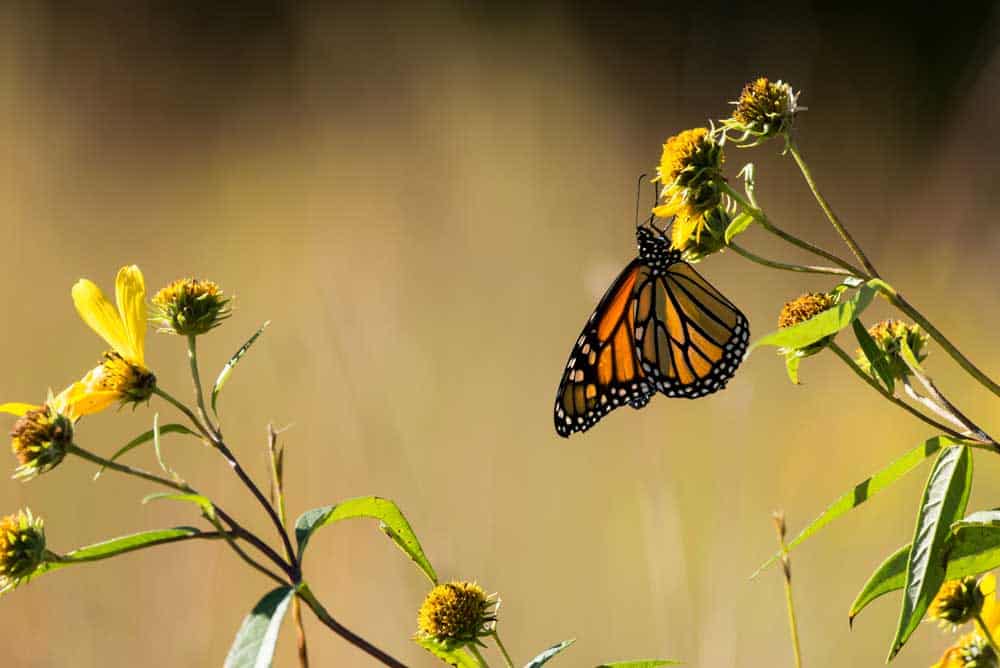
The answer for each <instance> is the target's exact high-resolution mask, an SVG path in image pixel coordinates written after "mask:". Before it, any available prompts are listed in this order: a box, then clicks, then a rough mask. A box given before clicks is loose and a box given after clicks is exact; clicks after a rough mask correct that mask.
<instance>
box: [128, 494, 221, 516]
mask: <svg viewBox="0 0 1000 668" xmlns="http://www.w3.org/2000/svg"><path fill="white" fill-rule="evenodd" d="M163 500H167V501H186V502H187V503H193V504H195V505H196V506H198V507H199V508H201V511H202V512H203V513H204V514H205V517H207V518H209V519H210V520H214V519H215V506H213V505H212V501H211V500H210V499H209V498H208V497H205V496H202V495H201V494H178V493H175V492H157V493H156V494H149V495H148V496H146V497H145V498H143V500H142V502H143V503H144V504H146V503H149V502H150V501H163Z"/></svg>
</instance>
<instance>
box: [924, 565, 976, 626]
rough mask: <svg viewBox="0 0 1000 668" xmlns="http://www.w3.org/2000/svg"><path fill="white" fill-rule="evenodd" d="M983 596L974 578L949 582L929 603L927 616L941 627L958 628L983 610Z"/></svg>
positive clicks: (942, 586)
mask: <svg viewBox="0 0 1000 668" xmlns="http://www.w3.org/2000/svg"><path fill="white" fill-rule="evenodd" d="M984 600H985V596H984V594H983V592H982V591H981V590H980V589H979V581H978V580H977V579H976V578H974V577H971V576H970V577H964V578H962V579H960V580H949V581H948V582H945V583H944V584H943V585H941V589H940V591H938V593H937V596H935V597H934V600H933V601H932V602H931V605H930V609H929V610H928V615H929V616H930V618H931V619H935V620H937V621H938V622H939V623H940V624H941V625H942V626H958V625H960V624H964V623H966V622H968V621H969V620H971V619H973V618H974V617H975V616H976V615H978V614H979V613H980V612H981V611H982V609H983V601H984Z"/></svg>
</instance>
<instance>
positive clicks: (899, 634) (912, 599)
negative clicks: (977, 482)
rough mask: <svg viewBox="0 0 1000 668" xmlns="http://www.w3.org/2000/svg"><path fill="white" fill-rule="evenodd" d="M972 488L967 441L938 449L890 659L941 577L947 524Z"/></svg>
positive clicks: (915, 623) (959, 511) (908, 564)
mask: <svg viewBox="0 0 1000 668" xmlns="http://www.w3.org/2000/svg"><path fill="white" fill-rule="evenodd" d="M971 488H972V456H971V455H970V453H969V448H968V446H964V445H963V446H958V447H954V448H946V449H944V450H942V451H941V454H940V455H938V458H937V461H935V462H934V469H933V470H932V471H931V475H930V477H929V478H928V479H927V486H926V487H925V488H924V494H923V498H922V499H921V502H920V510H919V511H918V513H917V524H916V528H915V530H914V536H913V547H912V549H911V550H910V554H909V558H908V559H907V562H906V584H905V585H904V587H903V605H902V608H901V610H900V612H899V625H898V626H897V628H896V637H895V638H894V639H893V641H892V646H891V648H890V650H889V660H892V658H893V657H895V656H896V654H898V653H899V650H900V649H902V647H903V644H904V643H906V641H907V639H908V638H909V637H910V635H911V634H912V633H913V631H914V630H915V629H916V628H917V626H918V625H919V624H920V620H921V619H923V616H924V613H925V612H926V611H927V606H929V605H930V603H931V601H932V600H933V599H934V596H935V594H937V592H938V590H939V589H940V588H941V583H942V582H944V576H945V559H946V557H947V553H946V551H947V548H948V539H949V538H950V532H951V524H952V522H955V521H957V520H958V519H959V518H960V517H961V516H962V514H963V513H964V512H965V505H966V503H968V500H969V491H970V489H971Z"/></svg>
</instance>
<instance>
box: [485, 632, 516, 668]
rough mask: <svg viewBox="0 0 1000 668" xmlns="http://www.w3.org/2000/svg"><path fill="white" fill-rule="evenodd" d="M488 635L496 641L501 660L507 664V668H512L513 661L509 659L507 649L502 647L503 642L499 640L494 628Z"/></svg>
mask: <svg viewBox="0 0 1000 668" xmlns="http://www.w3.org/2000/svg"><path fill="white" fill-rule="evenodd" d="M490 635H492V636H493V639H494V640H496V641H497V647H499V648H500V653H501V654H503V660H504V661H506V662H507V668H514V661H513V660H512V659H511V658H510V654H509V653H508V652H507V648H506V647H504V645H503V641H502V640H500V634H499V633H497V630H496V628H495V627H494V629H493V632H492V633H491V634H490Z"/></svg>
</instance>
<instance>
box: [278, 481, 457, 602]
mask: <svg viewBox="0 0 1000 668" xmlns="http://www.w3.org/2000/svg"><path fill="white" fill-rule="evenodd" d="M356 517H368V518H371V519H375V520H378V521H379V528H380V529H381V530H382V531H383V532H385V534H386V535H387V536H389V538H391V539H392V541H393V542H394V543H396V545H398V546H399V547H400V549H402V550H403V552H405V553H406V555H407V556H408V557H409V558H410V559H412V560H413V561H414V562H415V563H416V564H417V566H419V567H420V570H422V571H423V572H424V574H425V575H427V577H428V578H429V579H430V581H431V582H432V583H434V584H437V581H438V579H437V573H435V572H434V567H433V566H431V563H430V561H428V560H427V557H426V555H424V551H423V548H421V547H420V541H419V540H417V535H416V534H415V533H414V532H413V529H412V528H411V527H410V523H409V522H407V521H406V518H405V517H404V516H403V513H402V511H400V509H399V507H398V506H396V504H395V503H393V502H392V501H389V500H388V499H383V498H381V497H378V496H362V497H358V498H354V499H348V500H346V501H341V502H340V503H337V504H334V505H332V506H323V507H321V508H313V509H312V510H307V511H306V512H304V513H302V515H300V516H299V519H298V520H296V521H295V539H296V541H298V545H299V558H300V559H301V558H302V555H303V553H304V552H305V549H306V545H307V544H308V543H309V539H310V538H311V537H312V535H313V533H315V532H316V530H318V529H320V528H322V527H325V526H326V525H327V524H332V523H333V522H338V521H340V520H348V519H354V518H356Z"/></svg>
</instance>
